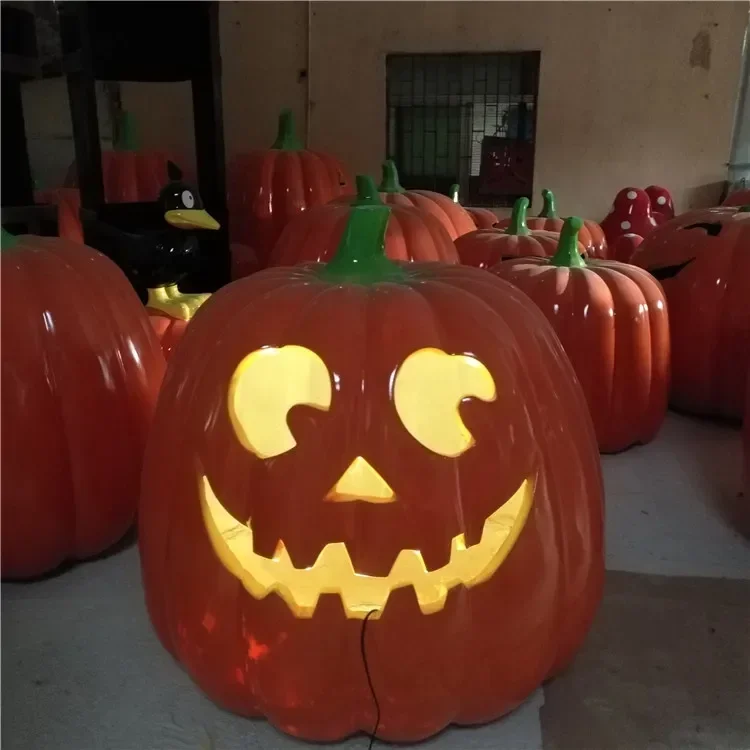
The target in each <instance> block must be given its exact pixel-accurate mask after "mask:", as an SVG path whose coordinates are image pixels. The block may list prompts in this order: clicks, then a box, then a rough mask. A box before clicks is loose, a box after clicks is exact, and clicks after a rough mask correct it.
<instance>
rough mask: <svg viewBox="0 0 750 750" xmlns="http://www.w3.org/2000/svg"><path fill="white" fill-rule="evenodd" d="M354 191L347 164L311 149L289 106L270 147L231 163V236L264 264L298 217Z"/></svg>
mask: <svg viewBox="0 0 750 750" xmlns="http://www.w3.org/2000/svg"><path fill="white" fill-rule="evenodd" d="M351 192H352V182H351V179H350V177H349V175H348V174H347V172H346V170H345V169H344V167H343V165H342V164H341V162H340V161H339V160H338V159H336V158H335V157H333V156H331V155H330V154H324V153H321V152H319V151H308V150H307V149H306V148H305V147H304V145H303V143H302V141H301V140H300V139H299V138H298V137H297V134H296V132H295V126H294V117H293V115H292V112H291V110H288V109H285V110H284V111H283V112H282V113H281V114H280V115H279V130H278V134H277V136H276V140H275V141H274V144H273V146H271V148H270V149H258V150H255V151H250V152H249V153H244V154H238V155H237V156H235V157H234V159H232V161H231V162H230V164H229V168H228V170H227V200H228V203H229V233H230V237H231V238H232V242H236V243H240V244H243V245H247V246H248V247H249V248H251V249H252V251H253V252H254V253H255V255H256V256H257V258H258V262H259V264H260V266H261V268H263V267H265V265H266V262H267V260H268V256H269V255H270V253H271V250H272V249H273V246H274V245H275V244H276V242H277V240H278V239H279V237H280V236H281V233H282V231H283V230H284V227H285V226H286V225H287V224H288V223H289V222H290V221H291V220H292V219H293V218H295V217H296V216H297V215H298V214H300V213H302V212H303V211H306V210H308V209H310V208H313V207H314V206H320V205H323V204H324V203H328V201H330V200H332V199H333V198H337V197H338V196H340V195H347V194H349V193H351Z"/></svg>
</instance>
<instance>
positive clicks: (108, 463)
mask: <svg viewBox="0 0 750 750" xmlns="http://www.w3.org/2000/svg"><path fill="white" fill-rule="evenodd" d="M1 242H2V249H1V250H0V261H1V264H2V270H1V272H0V279H1V281H2V316H1V318H0V320H1V321H2V350H3V356H2V410H1V411H0V419H1V421H2V451H1V456H2V499H3V501H2V548H1V550H2V551H1V554H2V575H3V577H4V578H30V577H33V576H37V575H41V574H43V573H46V572H48V571H50V570H52V569H54V568H56V567H57V566H58V565H59V564H60V563H62V562H63V561H65V560H67V559H84V558H88V557H92V556H95V555H97V554H99V553H100V552H102V551H104V550H106V549H107V548H108V547H110V546H111V545H112V544H114V543H115V542H117V540H118V539H120V537H122V536H123V535H124V534H125V533H126V532H127V530H128V528H129V527H130V525H131V524H132V522H133V518H134V516H135V510H136V504H137V497H138V493H139V485H140V470H141V461H142V458H143V450H144V445H145V441H146V433H147V431H148V428H149V426H150V421H151V416H152V411H153V407H154V404H155V401H156V396H157V391H158V389H159V385H160V383H161V378H162V375H163V371H164V358H163V356H162V354H161V351H160V349H159V344H158V342H157V340H156V337H155V336H154V333H153V331H152V330H151V326H150V325H149V321H148V317H147V316H146V312H145V310H144V308H143V305H141V303H140V301H139V299H138V297H137V296H136V293H135V292H134V291H133V288H132V287H131V286H130V284H129V283H128V281H127V279H126V278H125V276H124V275H123V273H122V272H121V271H120V270H119V269H118V268H117V266H116V265H115V264H114V263H112V262H111V261H110V260H108V259H107V258H105V257H104V256H103V255H101V254H100V253H98V252H96V251H95V250H92V249H91V248H89V247H86V246H85V245H80V244H76V243H73V242H70V241H67V240H63V239H58V238H52V237H34V236H30V235H26V236H20V237H13V236H11V235H9V234H8V233H7V232H5V231H4V230H3V232H2V240H1Z"/></svg>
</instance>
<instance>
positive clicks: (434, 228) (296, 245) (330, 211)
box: [268, 175, 458, 267]
mask: <svg viewBox="0 0 750 750" xmlns="http://www.w3.org/2000/svg"><path fill="white" fill-rule="evenodd" d="M356 184H357V195H356V198H355V199H354V200H353V201H352V200H351V199H350V198H339V199H336V200H335V201H331V203H328V204H327V205H325V206H317V207H316V208H311V209H309V210H308V211H304V212H303V213H302V214H300V215H299V216H298V217H297V218H296V219H293V220H292V221H291V222H290V223H289V224H288V225H287V227H286V229H284V231H283V232H282V233H281V237H280V238H279V241H278V242H277V243H276V246H275V247H274V249H273V252H272V253H271V257H270V259H269V262H268V265H269V267H270V266H293V265H296V264H298V263H305V262H310V261H316V262H322V263H325V262H327V261H329V260H330V259H331V258H332V257H333V256H334V255H335V253H336V248H337V247H338V246H339V244H340V242H341V238H342V236H343V234H344V229H345V227H346V224H347V222H348V220H349V217H350V216H351V213H352V211H353V210H354V209H355V208H356V207H357V206H364V205H370V204H372V203H373V202H377V203H380V202H381V201H380V199H379V198H378V190H377V188H376V187H375V182H374V181H373V179H372V177H366V176H364V175H359V176H358V177H357V180H356ZM385 254H386V255H387V256H388V257H389V258H390V259H391V260H402V261H442V262H443V263H458V254H457V253H456V248H455V247H454V245H453V242H452V241H451V238H450V237H449V236H448V232H447V231H446V230H445V228H444V227H443V225H442V224H441V223H440V221H439V220H438V219H436V218H435V217H434V216H433V215H432V214H431V213H427V212H425V211H420V210H419V209H416V208H411V207H409V206H402V205H399V204H396V205H392V206H391V218H390V221H389V222H388V230H387V232H386V235H385Z"/></svg>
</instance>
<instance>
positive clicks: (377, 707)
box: [360, 609, 380, 750]
mask: <svg viewBox="0 0 750 750" xmlns="http://www.w3.org/2000/svg"><path fill="white" fill-rule="evenodd" d="M377 611H378V610H377V609H372V610H370V611H369V612H368V613H367V614H366V615H365V619H364V620H362V635H361V636H360V649H361V651H362V662H363V663H364V665H365V675H366V676H367V684H368V686H369V687H370V694H371V695H372V701H373V703H374V704H375V727H374V728H373V730H372V733H371V734H370V744H369V745H368V746H367V750H372V747H373V745H374V744H375V737H376V735H377V733H378V728H379V726H380V703H378V696H377V695H375V688H374V687H373V684H372V677H371V676H370V667H369V665H368V663H367V651H366V650H365V631H366V630H367V621H368V620H369V619H370V615H373V614H375V613H376V612H377Z"/></svg>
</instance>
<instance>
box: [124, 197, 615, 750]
mask: <svg viewBox="0 0 750 750" xmlns="http://www.w3.org/2000/svg"><path fill="white" fill-rule="evenodd" d="M387 220H388V210H387V209H386V208H385V207H384V206H382V205H377V204H376V205H362V206H355V207H354V208H352V209H351V215H350V217H349V221H348V223H347V227H346V229H345V231H344V236H343V239H342V244H341V246H340V248H339V250H338V253H337V255H336V256H335V257H334V258H333V259H332V260H331V262H330V263H328V264H326V265H322V264H308V265H306V266H296V267H289V268H273V269H267V270H265V271H261V272H259V273H257V274H254V275H253V276H250V277H248V278H246V279H240V280H239V281H237V282H234V283H233V284H230V285H229V286H227V287H225V288H224V289H222V290H220V291H219V292H217V293H216V294H214V295H213V297H212V298H211V299H210V300H209V301H208V302H207V303H206V304H205V306H204V307H203V309H202V310H201V312H200V314H199V315H197V316H196V318H195V320H194V321H193V322H192V323H191V324H190V327H189V328H188V331H187V333H186V334H185V338H184V339H183V340H182V342H181V344H180V346H179V348H178V349H177V351H176V352H175V355H174V357H173V359H172V361H171V363H170V368H169V371H168V374H167V377H166V379H165V383H164V386H163V389H162V392H161V394H160V397H159V404H158V407H157V415H156V418H155V423H154V428H153V430H152V433H151V437H150V441H149V446H148V449H147V459H146V466H145V468H144V475H143V487H142V503H141V506H140V511H139V544H140V551H141V563H142V570H143V581H144V587H145V592H146V601H147V605H148V611H149V613H150V616H151V619H152V622H153V624H154V626H155V628H156V630H157V632H158V634H159V637H160V638H161V641H162V643H163V644H164V645H165V646H166V648H168V649H169V650H170V651H171V652H172V654H173V655H174V656H175V657H176V658H177V659H178V660H179V661H180V662H181V663H182V664H183V665H184V666H185V668H186V669H187V671H188V672H189V673H190V675H191V676H192V677H193V679H194V680H195V681H196V682H197V683H198V684H199V685H200V686H201V687H202V688H203V689H204V690H205V691H206V693H207V694H208V695H209V696H210V697H211V698H212V699H213V700H215V701H216V702H218V703H219V704H220V705H222V706H224V707H225V708H227V709H229V710H231V711H235V712H237V713H240V714H243V715H247V716H257V715H261V716H266V717H268V719H269V720H270V721H272V722H273V723H274V724H275V725H276V726H278V727H280V728H281V729H282V730H284V731H285V732H288V733H290V734H293V735H296V736H299V737H303V738H305V739H309V740H321V741H329V742H330V741H334V740H337V739H340V738H343V737H345V736H347V735H350V734H353V733H356V732H359V731H367V732H371V731H373V728H375V729H374V733H375V734H376V735H377V736H378V737H380V738H382V739H386V740H399V741H416V740H420V739H422V738H424V737H427V736H429V735H432V734H435V733H436V732H438V731H440V730H441V729H442V728H443V727H444V726H446V725H447V724H449V723H458V724H474V723H478V722H486V721H490V720H492V719H494V718H496V717H497V716H499V715H501V714H503V713H505V712H507V711H510V710H511V709H513V708H515V707H516V706H517V705H519V703H520V702H521V701H523V700H524V698H525V697H526V696H528V695H529V694H530V693H531V692H532V691H533V690H534V689H535V688H536V687H537V686H539V684H540V683H541V682H542V681H543V680H544V679H546V678H547V677H548V676H550V675H554V674H556V673H557V672H558V671H559V670H560V669H561V668H562V667H563V666H564V665H566V664H567V663H568V662H569V661H570V659H571V658H572V656H573V654H574V652H575V651H576V649H577V648H578V647H579V645H580V644H581V642H582V640H583V638H584V637H585V634H586V631H587V630H588V627H589V625H590V623H591V620H592V617H593V615H594V612H595V609H596V607H597V603H598V601H599V599H600V596H601V590H602V582H603V573H604V561H603V549H602V479H601V473H600V467H599V457H598V454H597V450H596V444H595V438H594V433H593V429H592V426H591V421H590V418H589V416H588V413H587V409H586V404H585V401H584V398H583V394H582V393H581V390H580V386H579V385H578V383H577V382H576V379H575V376H574V374H573V371H572V369H571V367H570V363H569V362H568V360H567V358H566V357H565V355H564V353H563V351H562V349H561V347H560V344H559V342H558V340H557V338H556V336H555V335H554V332H553V331H552V329H551V328H550V326H549V324H548V323H547V321H546V320H545V319H544V317H543V316H542V315H541V313H539V311H538V310H537V309H536V308H535V307H534V305H533V304H532V303H531V302H530V301H529V300H528V299H527V298H526V297H525V296H524V295H523V294H521V293H520V292H518V291H517V290H515V289H514V288H513V287H512V286H511V285H509V284H506V283H505V282H502V281H500V280H499V279H497V278H495V277H493V276H492V275H491V274H488V273H486V272H484V271H478V270H476V269H472V268H466V267H464V266H460V265H447V264H443V263H424V264H423V263H408V264H401V263H394V262H392V261H390V260H388V259H387V258H386V257H385V254H384V251H383V247H384V242H385V231H386V222H387ZM207 352H210V356H207V354H206V353H207ZM428 571H430V572H428ZM363 652H364V654H363ZM363 656H364V659H365V660H366V665H367V670H366V669H365V665H364V664H363ZM368 670H369V671H368ZM370 680H371V682H370ZM373 692H374V694H375V696H376V698H377V701H378V703H379V706H380V712H379V713H378V717H377V719H378V720H377V722H376V707H375V706H376V704H375V702H374V700H373ZM376 724H377V726H376Z"/></svg>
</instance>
